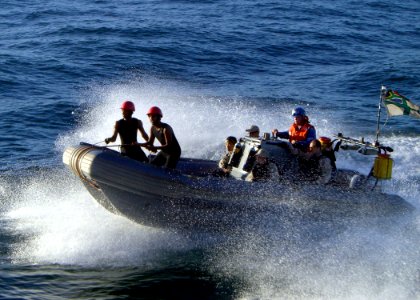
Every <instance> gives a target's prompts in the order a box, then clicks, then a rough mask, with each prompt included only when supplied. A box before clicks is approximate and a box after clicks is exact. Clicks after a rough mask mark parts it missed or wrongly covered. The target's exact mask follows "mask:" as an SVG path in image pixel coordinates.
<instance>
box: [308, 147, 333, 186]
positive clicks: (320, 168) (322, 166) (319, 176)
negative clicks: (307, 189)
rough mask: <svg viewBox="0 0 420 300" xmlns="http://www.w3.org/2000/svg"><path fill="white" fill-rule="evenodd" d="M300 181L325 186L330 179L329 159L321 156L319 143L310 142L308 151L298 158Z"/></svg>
mask: <svg viewBox="0 0 420 300" xmlns="http://www.w3.org/2000/svg"><path fill="white" fill-rule="evenodd" d="M300 163H301V164H300V167H301V168H300V171H301V177H300V179H301V180H303V181H312V182H315V183H318V184H327V183H329V182H330V181H331V178H332V164H331V160H330V158H329V157H327V156H325V155H323V154H322V149H321V142H320V141H319V140H312V141H311V142H310V144H309V151H308V152H307V153H303V156H302V157H301V158H300Z"/></svg>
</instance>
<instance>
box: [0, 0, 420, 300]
mask: <svg viewBox="0 0 420 300" xmlns="http://www.w3.org/2000/svg"><path fill="white" fill-rule="evenodd" d="M0 2H1V3H0V134H1V138H0V149H1V152H0V203H1V206H0V224H1V225H0V299H175V298H181V299H420V213H419V210H420V166H419V157H420V147H419V142H420V126H419V125H420V123H419V122H420V121H419V120H415V119H411V118H409V117H394V118H389V119H388V120H386V113H385V111H384V110H383V111H382V118H381V128H382V129H381V137H380V141H381V142H382V143H384V144H386V145H390V146H392V147H393V148H394V150H395V152H394V154H393V155H392V157H393V158H394V161H395V167H394V176H393V179H392V180H390V181H387V182H384V183H383V188H384V189H385V190H386V191H387V192H388V193H393V194H398V195H400V196H401V197H403V198H404V199H405V200H406V201H407V202H409V203H411V204H412V205H413V206H414V207H416V211H414V212H413V213H412V214H410V215H398V214H396V215H392V216H388V217H381V218H375V219H371V220H364V221H363V222H361V221H358V220H352V221H351V222H349V223H348V224H345V226H340V229H339V230H338V229H337V228H335V226H334V224H332V226H330V227H329V228H326V227H323V226H322V225H323V224H305V226H302V228H305V229H302V228H299V226H297V228H293V229H291V230H290V231H287V232H277V231H270V230H267V231H265V232H258V233H256V232H248V233H246V234H241V235H238V236H232V235H224V234H221V233H220V234H217V235H216V234H214V235H211V234H203V233H199V232H197V233H193V234H189V235H185V234H183V233H177V232H168V231H163V230H158V229H153V228H148V227H144V226H140V225H138V224H134V223H132V222H131V221H129V220H127V219H124V218H123V217H120V216H116V215H112V214H110V213H108V212H107V211H105V209H103V208H102V207H101V206H99V205H98V204H97V203H96V202H95V201H94V200H93V199H92V198H91V196H90V195H89V194H88V192H87V191H86V190H85V189H84V187H83V186H82V184H81V183H80V182H79V180H78V179H77V178H75V176H74V175H73V174H72V173H71V172H70V171H68V170H67V169H66V168H65V167H64V165H63V164H62V162H61V156H62V153H63V150H64V149H65V148H66V147H67V146H69V145H75V144H78V143H79V142H81V141H84V142H90V143H97V142H100V141H103V140H104V139H105V138H106V137H109V136H110V135H111V134H112V130H113V124H114V122H115V120H117V119H119V118H120V117H121V112H120V110H119V106H120V104H121V102H122V101H124V100H127V99H129V100H131V101H133V102H134V103H135V104H136V112H135V116H136V117H138V118H140V119H142V120H143V121H144V122H145V127H146V130H148V128H149V123H148V121H147V119H146V116H145V112H146V110H147V109H148V108H149V107H150V106H152V105H158V106H159V107H161V108H162V110H163V114H164V121H166V122H168V123H169V124H171V125H172V127H173V128H174V130H175V133H176V135H177V137H178V140H179V141H180V143H181V146H182V148H183V154H184V155H185V156H189V157H197V158H207V159H217V158H218V157H219V156H220V155H221V154H222V152H223V140H224V138H225V137H226V136H228V135H235V136H237V137H239V136H242V135H244V134H245V131H244V130H245V128H247V127H248V126H250V125H251V124H256V125H258V126H260V128H261V129H262V131H263V132H270V131H271V129H273V128H279V129H286V128H288V126H289V125H290V123H291V122H292V119H291V116H290V112H291V110H292V109H293V108H294V107H295V106H298V105H299V106H302V107H304V108H305V109H306V111H307V113H308V115H309V117H310V120H311V122H312V124H314V125H315V126H316V128H317V131H318V135H323V136H332V135H333V134H337V133H338V132H342V133H343V134H344V135H347V136H353V137H355V138H360V137H362V136H363V137H365V139H367V140H372V139H373V138H374V136H375V130H376V118H377V107H378V102H379V93H380V88H381V85H386V86H387V87H389V88H393V89H396V90H397V91H399V92H400V93H401V94H403V95H405V96H406V97H408V98H409V99H411V100H412V101H413V102H415V103H417V104H420V2H419V1H418V0H407V1H395V0H383V1H373V0H367V1H342V0H339V1H320V0H312V1H270V0H259V1H248V0H232V1H217V0H202V1H195V0H171V1H168V0H160V1H159V0H144V1H129V0H121V1H108V0H97V1H93V0H90V1H88V0H75V1H61V0H58V1H57V0H55V1H49V0H41V1H27V0H23V1H11V0H1V1H0ZM385 122H386V125H385V126H382V124H384V123H385ZM371 163H372V157H366V156H361V155H358V154H357V153H351V152H343V151H340V152H339V153H338V166H339V167H345V168H351V169H354V170H358V171H361V172H364V173H367V172H368V171H369V168H370V166H371ZM279 193H281V191H279ZM308 225H309V226H308ZM341 225H342V224H341ZM337 227H339V226H338V225H337ZM308 228H310V229H308ZM308 236H311V238H308Z"/></svg>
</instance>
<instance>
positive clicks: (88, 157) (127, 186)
mask: <svg viewBox="0 0 420 300" xmlns="http://www.w3.org/2000/svg"><path fill="white" fill-rule="evenodd" d="M63 161H64V163H65V164H66V165H68V166H69V167H70V169H72V170H73V172H74V173H75V174H77V175H78V176H79V177H80V178H81V180H82V182H83V183H84V185H85V186H86V188H87V190H88V191H89V192H90V194H91V195H92V196H93V198H94V199H95V200H96V201H97V202H98V203H100V204H101V205H102V206H103V207H104V208H106V209H107V210H108V211H110V212H112V213H114V214H118V215H121V216H123V217H126V218H128V219H130V220H132V221H134V222H136V223H139V224H142V225H146V226H151V227H158V228H167V229H200V230H210V231H215V230H223V231H226V230H227V229H232V230H236V229H239V228H244V227H248V226H251V227H253V226H261V225H264V224H272V223H273V222H277V221H281V222H282V223H289V222H294V221H297V220H303V219H304V220H310V219H316V220H322V219H325V220H327V219H331V218H349V217H355V216H357V217H368V216H372V215H375V216H378V215H386V214H395V213H406V212H409V211H411V210H412V209H413V207H412V206H411V205H410V204H409V203H407V202H406V201H404V200H403V199H402V198H401V197H399V196H397V195H388V194H384V193H380V192H369V193H367V192H366V191H363V190H354V189H345V188H342V187H333V186H330V187H326V186H317V185H308V186H304V187H302V186H300V187H299V186H298V187H297V186H293V185H290V184H287V183H279V182H253V183H250V182H245V181H241V180H235V179H233V178H220V177H215V176H211V175H209V174H211V173H212V171H214V170H215V169H216V166H217V164H216V162H214V161H208V160H197V159H181V161H180V162H179V165H178V168H177V170H167V169H163V168H159V167H155V166H153V165H150V164H147V163H140V162H137V161H134V160H132V159H129V158H126V157H123V156H121V155H120V154H119V153H118V152H116V151H112V150H109V149H104V148H98V147H93V146H90V145H81V146H77V147H70V148H68V149H66V151H65V153H64V155H63ZM264 226H265V225H264Z"/></svg>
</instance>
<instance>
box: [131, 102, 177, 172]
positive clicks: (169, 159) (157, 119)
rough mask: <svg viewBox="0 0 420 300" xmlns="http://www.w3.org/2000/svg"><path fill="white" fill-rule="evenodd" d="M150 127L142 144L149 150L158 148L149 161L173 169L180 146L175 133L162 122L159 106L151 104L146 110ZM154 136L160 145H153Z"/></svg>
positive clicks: (153, 150)
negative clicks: (147, 135)
mask: <svg viewBox="0 0 420 300" xmlns="http://www.w3.org/2000/svg"><path fill="white" fill-rule="evenodd" d="M147 116H148V117H149V120H150V122H151V123H152V127H151V128H150V138H149V140H148V141H147V142H146V143H144V144H139V145H140V146H145V147H146V148H147V149H149V150H150V151H151V152H157V150H160V151H159V153H158V154H157V155H156V157H155V158H154V159H153V160H152V161H151V163H152V164H153V165H156V166H164V167H165V168H169V169H175V167H176V165H177V163H178V161H179V159H180V157H181V147H180V146H179V143H178V140H177V139H176V137H175V133H174V131H173V129H172V127H171V126H169V125H168V124H166V123H162V122H161V119H162V117H163V114H162V111H161V110H160V108H159V107H157V106H153V107H151V108H150V109H149V111H148V112H147ZM155 138H156V139H157V140H158V141H159V142H160V144H161V146H154V145H153V143H154V141H155Z"/></svg>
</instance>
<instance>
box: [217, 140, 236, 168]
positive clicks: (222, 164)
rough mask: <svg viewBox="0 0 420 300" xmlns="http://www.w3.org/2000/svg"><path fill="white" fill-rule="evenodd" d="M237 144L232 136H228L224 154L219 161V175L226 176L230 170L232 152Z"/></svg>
mask: <svg viewBox="0 0 420 300" xmlns="http://www.w3.org/2000/svg"><path fill="white" fill-rule="evenodd" d="M236 143H237V140H236V138H235V137H234V136H228V137H227V138H226V140H225V147H226V153H225V155H223V157H222V158H221V159H220V161H219V170H220V172H219V173H220V174H221V175H228V174H229V173H230V171H231V170H232V165H231V164H229V162H230V160H231V157H232V153H233V150H234V149H235V144H236Z"/></svg>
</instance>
